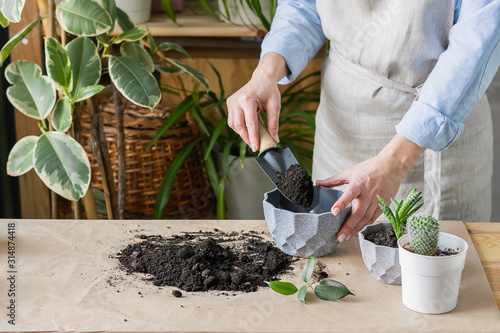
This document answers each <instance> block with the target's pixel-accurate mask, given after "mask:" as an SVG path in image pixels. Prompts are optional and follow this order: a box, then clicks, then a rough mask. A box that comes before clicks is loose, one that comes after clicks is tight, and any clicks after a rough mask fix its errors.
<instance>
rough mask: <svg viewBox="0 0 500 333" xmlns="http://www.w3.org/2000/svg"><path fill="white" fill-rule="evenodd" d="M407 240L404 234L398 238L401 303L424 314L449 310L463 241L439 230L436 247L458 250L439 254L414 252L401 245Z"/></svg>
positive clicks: (456, 287) (460, 265) (458, 275)
mask: <svg viewBox="0 0 500 333" xmlns="http://www.w3.org/2000/svg"><path fill="white" fill-rule="evenodd" d="M408 243H409V235H408V234H406V235H403V236H402V237H401V238H400V239H399V240H398V247H399V263H400V265H401V280H402V281H401V282H402V293H403V295H402V296H403V304H404V305H405V306H406V307H407V308H409V309H410V310H413V311H416V312H420V313H427V314H440V313H446V312H449V311H451V310H453V309H454V308H455V307H456V306H457V299H458V291H459V288H460V279H461V277H462V270H463V268H464V265H465V257H466V254H467V248H468V245H467V242H466V241H465V240H463V239H462V238H460V237H457V236H455V235H452V234H448V233H445V232H440V233H439V242H438V245H439V248H440V249H451V250H455V251H457V252H459V253H458V254H456V255H452V256H443V257H433V256H422V255H419V254H415V253H413V252H410V251H408V250H406V249H404V248H403V246H405V245H406V244H408Z"/></svg>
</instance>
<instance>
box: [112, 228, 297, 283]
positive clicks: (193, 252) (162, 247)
mask: <svg viewBox="0 0 500 333" xmlns="http://www.w3.org/2000/svg"><path fill="white" fill-rule="evenodd" d="M139 238H141V239H143V241H142V242H140V243H135V244H130V245H128V246H127V247H126V248H125V249H123V250H122V251H120V252H119V253H118V254H117V255H116V257H117V258H118V260H119V261H120V263H121V264H122V268H123V269H125V270H126V271H127V272H130V273H132V272H138V273H145V274H150V275H149V276H150V277H148V278H147V279H148V280H151V281H152V283H153V284H154V285H156V286H174V287H177V288H179V289H182V290H185V291H208V290H221V291H222V290H224V291H245V292H249V291H256V290H257V288H258V287H259V286H266V283H265V282H264V281H271V280H275V279H277V277H278V276H279V275H281V274H283V273H285V272H287V271H288V270H290V269H291V268H292V263H293V262H295V261H296V260H297V259H295V258H293V257H291V256H288V255H286V254H284V253H283V252H281V251H280V250H279V249H278V248H277V247H275V246H274V245H273V244H272V243H270V242H269V241H266V240H264V239H263V237H262V236H260V235H258V234H257V233H256V232H241V233H236V232H233V233H225V232H221V231H219V230H217V229H215V230H214V231H213V232H212V231H207V232H202V231H199V232H196V233H184V234H183V235H174V236H172V237H170V238H166V237H162V236H159V235H155V236H146V235H140V236H139Z"/></svg>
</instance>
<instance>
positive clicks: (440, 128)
mask: <svg viewBox="0 0 500 333" xmlns="http://www.w3.org/2000/svg"><path fill="white" fill-rule="evenodd" d="M463 130H464V124H463V123H461V122H456V121H453V120H452V119H450V118H449V117H446V116H444V115H443V114H442V113H441V112H439V111H438V110H436V109H434V108H433V107H432V106H430V105H428V104H425V103H423V102H420V101H414V102H413V103H412V105H411V106H410V109H409V110H408V111H407V112H406V114H405V115H404V117H403V119H402V120H401V122H400V123H399V124H398V125H396V132H397V133H398V134H401V135H402V136H404V137H405V138H407V139H409V140H411V141H413V142H414V143H416V144H417V145H419V146H420V147H424V148H429V149H432V150H434V151H435V152H440V151H442V150H444V149H446V148H448V146H449V145H450V144H451V143H452V142H453V141H455V140H456V139H457V138H458V137H459V136H460V133H462V131H463Z"/></svg>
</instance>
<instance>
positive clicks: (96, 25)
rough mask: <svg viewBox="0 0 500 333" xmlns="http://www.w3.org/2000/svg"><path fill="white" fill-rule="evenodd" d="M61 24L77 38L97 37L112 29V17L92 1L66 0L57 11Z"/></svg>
mask: <svg viewBox="0 0 500 333" xmlns="http://www.w3.org/2000/svg"><path fill="white" fill-rule="evenodd" d="M56 16H57V20H58V21H59V24H60V25H61V26H62V27H63V29H64V30H66V31H68V32H70V33H72V34H73V35H77V36H89V37H90V36H97V35H100V34H102V33H105V32H107V31H108V30H109V29H111V28H112V22H111V17H110V16H109V14H108V12H107V11H106V10H105V9H104V8H102V7H101V6H100V5H99V4H98V3H97V2H94V1H92V0H65V1H62V2H61V3H60V4H59V5H58V6H57V9H56Z"/></svg>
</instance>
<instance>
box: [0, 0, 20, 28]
mask: <svg viewBox="0 0 500 333" xmlns="http://www.w3.org/2000/svg"><path fill="white" fill-rule="evenodd" d="M24 3H25V0H1V1H0V12H2V15H3V16H4V17H5V18H6V19H7V20H9V21H10V22H16V23H17V22H19V21H21V13H22V12H23V8H24Z"/></svg>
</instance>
